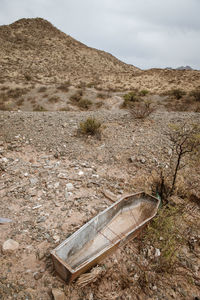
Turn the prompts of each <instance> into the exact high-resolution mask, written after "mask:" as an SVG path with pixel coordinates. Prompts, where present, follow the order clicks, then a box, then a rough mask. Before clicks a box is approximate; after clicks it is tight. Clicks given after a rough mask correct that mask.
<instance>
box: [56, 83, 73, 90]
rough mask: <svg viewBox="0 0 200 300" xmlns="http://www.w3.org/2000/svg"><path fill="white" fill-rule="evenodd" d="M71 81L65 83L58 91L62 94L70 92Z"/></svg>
mask: <svg viewBox="0 0 200 300" xmlns="http://www.w3.org/2000/svg"><path fill="white" fill-rule="evenodd" d="M70 85H71V84H70V81H66V82H64V83H61V84H60V85H59V86H58V87H57V89H58V90H61V91H62V92H68V91H69V86H70Z"/></svg>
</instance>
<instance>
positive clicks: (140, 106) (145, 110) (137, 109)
mask: <svg viewBox="0 0 200 300" xmlns="http://www.w3.org/2000/svg"><path fill="white" fill-rule="evenodd" d="M129 111H130V113H131V115H132V116H133V117H134V118H135V119H145V118H146V117H148V116H149V115H150V114H151V113H152V112H153V111H154V108H153V106H152V104H151V103H149V102H139V103H135V104H133V105H131V106H129Z"/></svg>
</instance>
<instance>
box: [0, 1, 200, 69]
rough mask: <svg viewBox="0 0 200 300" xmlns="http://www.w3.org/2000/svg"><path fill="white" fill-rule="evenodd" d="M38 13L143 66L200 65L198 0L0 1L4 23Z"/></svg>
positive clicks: (91, 43)
mask: <svg viewBox="0 0 200 300" xmlns="http://www.w3.org/2000/svg"><path fill="white" fill-rule="evenodd" d="M34 17H42V18H44V19H47V20H48V21H50V22H51V23H52V24H53V25H54V26H56V27H57V28H58V29H60V30H62V31H63V32H65V33H67V34H69V35H71V36H72V37H74V38H75V39H77V40H79V41H81V42H82V43H84V44H86V45H88V46H91V47H94V48H97V49H101V50H105V51H107V52H110V53H112V54H113V55H115V56H116V57H117V58H119V59H121V60H122V61H124V62H126V63H130V64H132V65H135V66H137V67H140V68H142V69H146V68H151V67H178V66H182V65H184V66H185V65H190V66H191V67H193V68H196V69H200V0H56V1H55V0H0V25H5V24H10V23H12V22H14V21H16V20H18V19H21V18H34Z"/></svg>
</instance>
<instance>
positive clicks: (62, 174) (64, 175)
mask: <svg viewBox="0 0 200 300" xmlns="http://www.w3.org/2000/svg"><path fill="white" fill-rule="evenodd" d="M58 178H61V179H67V174H65V173H59V174H58Z"/></svg>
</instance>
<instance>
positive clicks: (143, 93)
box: [139, 90, 149, 97]
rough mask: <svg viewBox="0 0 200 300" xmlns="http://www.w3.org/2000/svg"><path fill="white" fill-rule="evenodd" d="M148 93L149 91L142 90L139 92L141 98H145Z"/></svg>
mask: <svg viewBox="0 0 200 300" xmlns="http://www.w3.org/2000/svg"><path fill="white" fill-rule="evenodd" d="M148 93H149V91H148V90H141V91H140V92H139V95H140V96H141V97H143V96H146V95H147V94H148Z"/></svg>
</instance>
